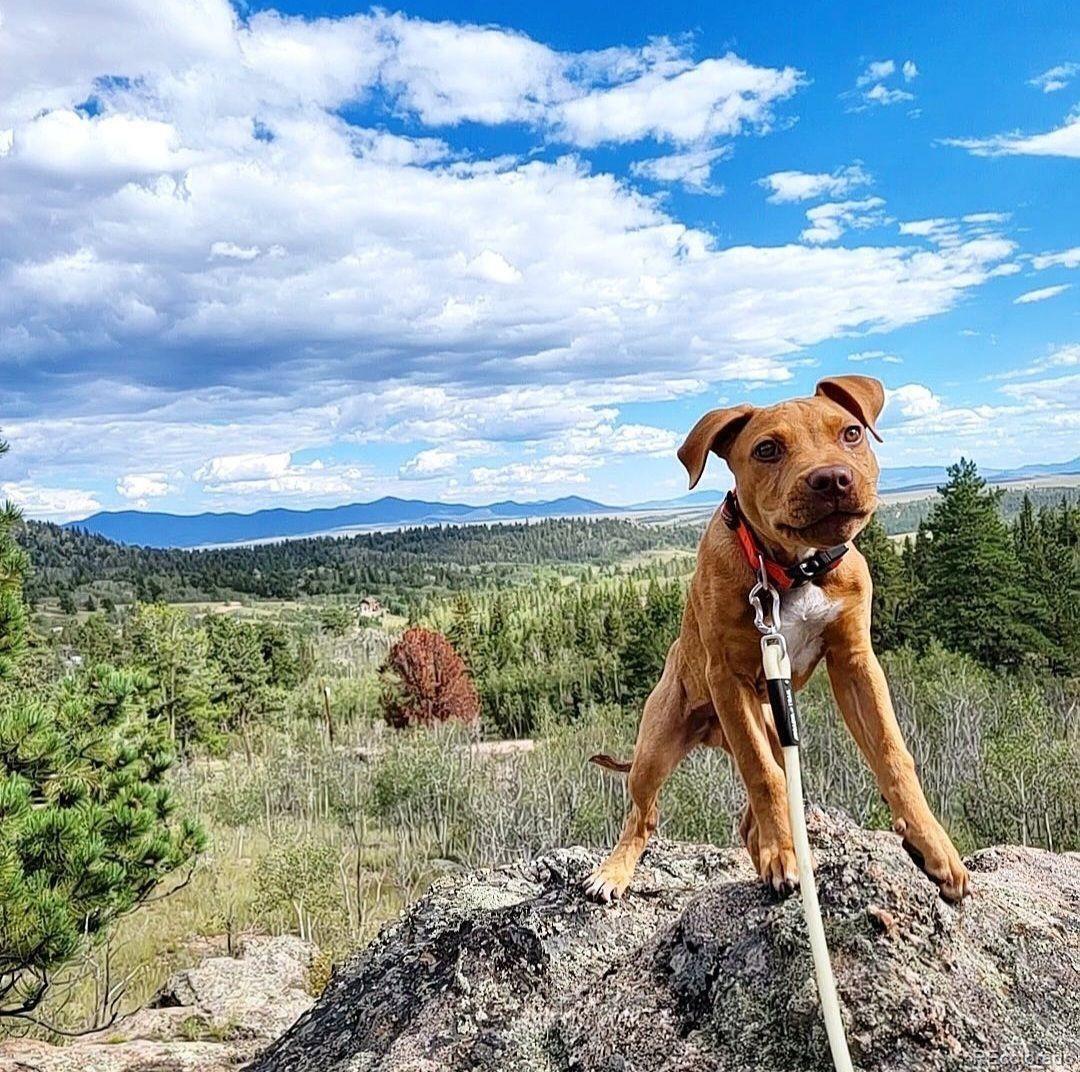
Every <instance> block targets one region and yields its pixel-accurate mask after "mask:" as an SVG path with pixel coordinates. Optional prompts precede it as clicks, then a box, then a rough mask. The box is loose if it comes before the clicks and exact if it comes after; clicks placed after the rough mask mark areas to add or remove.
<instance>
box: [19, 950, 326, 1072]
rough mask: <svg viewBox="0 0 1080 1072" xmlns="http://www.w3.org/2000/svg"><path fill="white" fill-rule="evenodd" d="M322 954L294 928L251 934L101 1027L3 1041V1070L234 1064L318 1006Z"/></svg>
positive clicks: (189, 1069)
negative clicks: (56, 1041) (61, 1040)
mask: <svg viewBox="0 0 1080 1072" xmlns="http://www.w3.org/2000/svg"><path fill="white" fill-rule="evenodd" d="M316 954H317V950H316V948H315V946H314V945H312V944H311V943H310V942H305V941H302V940H301V939H299V938H295V937H292V936H291V935H283V936H280V937H276V938H270V937H249V938H246V939H245V940H244V941H243V942H242V944H241V945H240V947H239V949H238V951H237V955H236V956H235V957H230V956H218V957H210V958H208V959H206V960H203V961H202V963H200V964H198V965H196V966H195V967H193V968H185V969H183V970H181V971H178V972H175V973H174V974H173V975H172V976H171V978H170V979H169V981H168V982H167V983H166V984H165V986H164V987H162V989H161V990H160V991H159V992H158V994H157V995H156V996H155V998H154V999H153V1001H151V1003H150V1004H149V1005H148V1006H147V1007H146V1008H145V1009H141V1010H140V1011H138V1012H136V1013H135V1014H134V1015H132V1016H128V1017H125V1018H124V1019H123V1020H121V1021H119V1022H118V1023H116V1024H114V1025H112V1026H111V1027H109V1028H106V1029H105V1030H104V1031H102V1032H99V1033H97V1034H95V1035H87V1036H83V1037H82V1038H79V1039H76V1040H74V1041H72V1042H70V1043H68V1044H67V1045H62V1046H52V1045H50V1044H49V1043H47V1042H39V1041H36V1040H32V1039H11V1040H8V1041H7V1042H3V1043H0V1072H230V1070H234V1069H238V1068H240V1067H241V1066H242V1065H244V1064H245V1063H246V1062H248V1061H250V1060H251V1058H252V1057H253V1056H254V1055H255V1054H256V1053H258V1052H259V1050H261V1049H262V1048H263V1047H265V1046H266V1044H267V1042H268V1041H269V1040H270V1039H273V1038H276V1037H277V1036H278V1035H280V1034H281V1032H282V1031H284V1030H285V1029H286V1028H287V1027H289V1026H290V1025H291V1024H292V1023H294V1022H295V1020H296V1019H297V1017H298V1016H300V1015H301V1014H302V1013H304V1012H305V1011H307V1010H308V1009H309V1008H311V1005H312V1004H313V1002H314V1000H315V999H314V998H313V997H312V995H311V993H310V991H309V979H310V971H311V966H312V962H313V960H314V958H315V956H316Z"/></svg>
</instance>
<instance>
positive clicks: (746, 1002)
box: [253, 811, 1080, 1072]
mask: <svg viewBox="0 0 1080 1072" xmlns="http://www.w3.org/2000/svg"><path fill="white" fill-rule="evenodd" d="M810 821H811V838H812V841H813V842H814V847H815V852H816V855H817V861H818V883H819V888H820V895H821V902H822V909H823V913H824V916H825V926H826V930H827V933H828V936H829V941H830V945H831V948H832V952H833V960H834V968H835V971H836V975H837V980H838V985H839V990H840V997H841V1002H842V1005H843V1009H844V1015H845V1017H846V1021H847V1026H848V1032H849V1037H850V1042H851V1047H852V1052H853V1057H854V1059H855V1062H856V1065H857V1067H858V1068H859V1069H862V1070H864V1072H870V1070H875V1072H884V1070H896V1072H900V1070H916V1069H918V1070H942V1072H961V1070H971V1072H974V1070H983V1069H985V1070H991V1069H992V1070H994V1072H1020V1070H1025V1072H1027V1070H1029V1069H1059V1070H1077V1069H1080V859H1078V858H1077V857H1075V856H1070V855H1064V856H1059V855H1054V854H1052V853H1047V852H1042V851H1039V850H1035V849H1021V848H996V849H987V850H985V851H982V852H979V853H976V854H975V855H974V856H973V857H972V858H971V859H970V860H969V861H968V864H969V866H970V868H971V870H972V872H973V881H974V890H975V892H974V895H973V896H972V897H971V898H970V899H969V900H968V901H966V902H965V903H964V904H963V905H962V906H960V907H953V906H951V905H949V904H947V903H945V902H944V901H942V900H941V899H940V898H939V897H938V896H937V893H936V890H935V888H934V887H933V886H932V885H931V884H930V883H929V882H928V881H927V880H926V879H925V878H924V877H923V875H922V874H921V873H920V872H918V871H917V870H916V868H915V866H914V865H913V864H912V862H911V860H910V859H909V858H908V856H907V855H906V854H905V852H904V851H903V849H902V848H901V846H900V843H899V840H898V839H897V838H896V837H895V836H894V835H892V834H890V833H884V832H867V831H865V830H862V829H860V828H859V827H857V826H855V825H854V824H853V823H851V821H850V820H848V819H846V818H845V817H843V816H840V815H833V814H830V815H828V816H826V815H824V814H822V813H821V812H817V811H814V812H812V814H811V817H810ZM596 860H597V856H596V854H595V853H591V852H587V851H585V850H583V849H558V850H555V851H554V852H551V853H549V854H548V855H546V856H544V857H542V858H541V859H539V860H536V861H534V862H532V863H529V864H521V865H515V866H513V867H506V868H501V869H499V870H495V871H490V872H484V873H480V874H465V875H460V876H455V877H453V878H451V879H446V880H443V881H441V882H440V883H438V884H437V885H436V886H435V888H434V889H433V890H432V891H431V892H430V893H429V894H428V895H427V896H426V897H424V898H423V899H422V900H420V901H418V902H417V903H416V904H415V905H413V906H412V907H411V908H410V909H409V910H408V911H407V912H406V913H405V914H404V916H403V917H402V919H401V920H400V921H398V922H396V923H394V924H393V925H391V926H389V927H387V928H386V929H385V930H384V931H383V932H382V934H381V935H380V936H379V938H378V939H377V940H376V941H375V942H374V943H373V944H372V945H371V946H370V947H369V948H368V949H366V950H365V951H364V952H362V953H361V954H359V955H358V956H357V957H356V958H355V959H354V960H353V961H352V962H351V963H349V964H348V965H347V966H346V967H345V968H344V969H343V970H341V971H339V972H338V973H337V975H336V976H335V978H334V979H333V980H332V982H331V984H330V986H329V987H328V989H327V991H326V992H325V993H324V995H323V996H322V998H321V999H320V1000H319V1002H318V1003H317V1004H316V1005H315V1006H314V1008H312V1009H311V1011H310V1012H308V1013H307V1014H306V1015H305V1016H304V1017H303V1018H302V1019H301V1020H300V1021H299V1023H297V1024H296V1026H295V1027H293V1028H292V1029H291V1030H290V1031H289V1032H288V1033H286V1034H285V1035H284V1037H283V1038H281V1039H280V1040H279V1041H278V1042H276V1043H275V1044H273V1045H272V1046H271V1047H270V1048H269V1049H268V1050H267V1051H266V1052H264V1054H263V1055H262V1056H261V1057H260V1058H259V1059H257V1060H256V1062H255V1064H254V1066H253V1069H254V1072H405V1070H408V1072H446V1070H451V1072H452V1070H458V1069H461V1070H465V1069H481V1070H483V1069H491V1070H494V1069H499V1070H502V1072H518V1070H520V1072H554V1070H559V1072H661V1070H663V1072H751V1070H759V1069H760V1070H762V1072H765V1070H768V1072H817V1070H821V1072H825V1070H828V1069H830V1068H831V1067H832V1066H831V1064H830V1061H829V1056H828V1049H827V1045H826V1041H825V1032H824V1028H823V1026H822V1023H821V1020H820V1015H819V1008H818V1001H817V994H816V991H815V988H814V982H813V972H812V966H811V961H810V956H809V951H808V949H807V943H806V932H805V926H804V923H803V920H802V914H801V904H800V901H799V899H798V897H797V896H793V897H790V898H788V899H786V900H777V899H776V898H775V897H774V896H773V895H772V894H771V893H769V892H768V891H766V890H765V889H764V888H763V887H762V885H761V884H760V883H759V882H758V881H757V879H756V877H755V876H754V875H753V873H752V871H751V868H750V865H749V861H748V859H747V857H746V855H745V853H743V852H742V851H741V850H717V849H713V848H709V847H704V846H693V845H678V844H672V843H669V842H662V841H657V842H655V843H654V844H653V845H652V846H651V848H650V849H649V852H648V853H647V855H646V857H645V859H644V860H643V862H642V866H641V868H640V869H639V872H638V875H637V878H636V880H635V882H634V884H633V886H632V887H631V890H630V892H629V895H628V897H627V899H626V900H624V901H623V902H621V903H617V904H614V905H610V906H602V905H597V904H593V903H591V902H589V901H587V900H586V899H585V898H584V897H583V896H582V894H581V893H580V892H579V890H578V885H577V884H578V882H579V880H580V879H581V878H582V876H584V875H585V874H586V873H587V872H588V871H589V869H590V868H591V867H592V866H593V865H594V863H595V862H596Z"/></svg>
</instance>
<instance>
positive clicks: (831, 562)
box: [720, 491, 848, 592]
mask: <svg viewBox="0 0 1080 1072" xmlns="http://www.w3.org/2000/svg"><path fill="white" fill-rule="evenodd" d="M720 516H721V517H722V518H723V520H724V524H725V525H727V527H728V528H729V529H731V530H732V532H734V533H735V535H736V536H737V537H738V540H739V546H740V547H741V548H742V551H743V555H744V556H745V558H746V564H747V565H748V566H749V567H750V569H751V570H753V571H754V573H757V571H758V564H759V563H760V564H761V565H763V566H764V567H765V573H766V574H767V575H768V578H769V580H770V581H772V583H773V584H775V585H776V587H777V588H779V589H780V591H781V592H786V591H787V590H788V589H789V588H799V587H801V586H802V585H804V584H806V582H807V581H813V580H816V579H817V578H818V577H821V576H822V575H824V574H826V573H828V572H829V571H830V570H834V569H836V567H837V566H838V565H840V559H842V558H843V557H844V555H845V554H847V549H848V548H847V544H846V543H841V544H837V545H836V546H835V547H828V548H826V549H824V550H822V551H817V552H815V553H814V554H812V555H811V556H810V557H809V558H807V559H804V560H803V561H802V562H799V563H796V564H795V565H794V566H781V565H780V563H779V562H775V561H774V560H773V559H771V558H769V556H768V555H766V554H765V552H764V551H763V550H762V548H761V544H760V542H759V540H758V538H757V537H756V536H755V535H754V533H753V531H752V530H751V528H750V526H749V525H748V524H747V523H746V518H745V517H744V516H743V512H742V510H740V509H739V500H738V497H737V496H736V494H735V492H734V491H729V492H728V493H727V496H726V498H725V499H724V504H723V506H721V507H720Z"/></svg>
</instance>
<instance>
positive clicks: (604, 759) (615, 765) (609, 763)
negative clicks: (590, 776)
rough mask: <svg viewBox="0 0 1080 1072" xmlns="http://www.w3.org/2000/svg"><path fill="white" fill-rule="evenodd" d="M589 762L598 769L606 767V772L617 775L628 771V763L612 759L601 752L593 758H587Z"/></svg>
mask: <svg viewBox="0 0 1080 1072" xmlns="http://www.w3.org/2000/svg"><path fill="white" fill-rule="evenodd" d="M589 762H590V763H595V764H596V765H597V766H598V767H606V768H607V769H608V770H613V771H617V772H618V773H619V774H625V773H626V772H627V771H628V770H629V769H630V764H629V763H623V762H621V761H620V760H618V759H612V758H611V756H605V755H604V754H603V753H602V752H598V753H597V754H596V755H595V756H589Z"/></svg>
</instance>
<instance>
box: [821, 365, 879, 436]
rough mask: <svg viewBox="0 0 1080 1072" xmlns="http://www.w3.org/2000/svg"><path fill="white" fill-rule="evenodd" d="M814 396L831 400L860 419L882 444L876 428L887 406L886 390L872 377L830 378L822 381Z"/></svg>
mask: <svg viewBox="0 0 1080 1072" xmlns="http://www.w3.org/2000/svg"><path fill="white" fill-rule="evenodd" d="M814 394H816V395H821V396H823V397H824V398H828V399H831V400H832V401H833V402H835V403H836V404H837V405H839V406H843V407H844V409H846V410H847V411H848V413H850V414H851V415H852V416H854V417H858V418H859V420H860V421H861V422H862V423H863V425H864V426H865V427H866V430H867V431H868V432H869V433H870V434H871V435H872V436H873V437H874V438H875V439H876V440H877V441H878V442H879V443H880V442H881V436H879V435H878V430H877V428H875V427H874V425H875V423H876V421H877V419H878V417H879V416H880V414H881V410H882V408H883V407H884V406H885V388H884V387H882V386H881V381H880V380H875V379H874V378H873V377H872V376H830V377H829V378H828V379H827V380H822V381H821V382H820V383H819V384H818V385H817V387H816V388H814Z"/></svg>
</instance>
